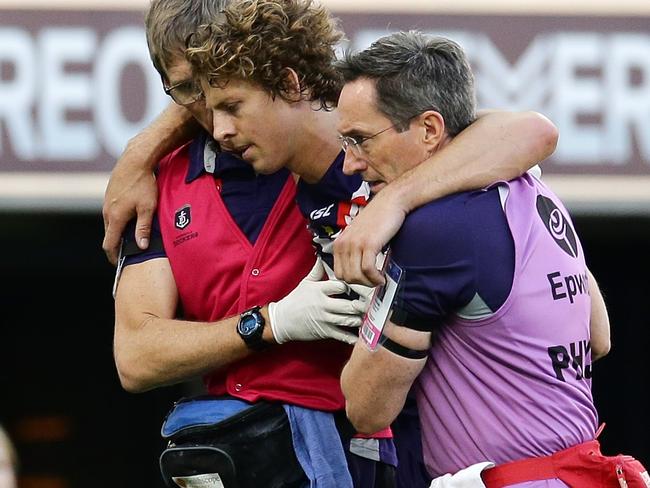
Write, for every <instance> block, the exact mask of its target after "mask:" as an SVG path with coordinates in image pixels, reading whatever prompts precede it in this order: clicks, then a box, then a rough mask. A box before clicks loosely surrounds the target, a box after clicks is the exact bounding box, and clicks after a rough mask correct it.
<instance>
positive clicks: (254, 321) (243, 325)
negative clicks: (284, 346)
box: [237, 306, 269, 351]
mask: <svg viewBox="0 0 650 488" xmlns="http://www.w3.org/2000/svg"><path fill="white" fill-rule="evenodd" d="M265 324H266V322H265V320H264V317H263V316H262V314H261V313H260V307H259V306H257V307H253V308H251V309H249V310H246V311H245V312H243V313H242V314H241V315H240V316H239V322H237V333H238V334H239V336H240V337H241V338H242V340H243V341H244V342H245V343H246V345H247V346H248V347H249V348H250V349H253V350H255V351H261V350H262V349H265V348H266V347H267V346H269V344H268V343H267V342H264V341H263V340H262V333H263V332H264V325H265Z"/></svg>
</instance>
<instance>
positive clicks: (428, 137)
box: [419, 110, 446, 147]
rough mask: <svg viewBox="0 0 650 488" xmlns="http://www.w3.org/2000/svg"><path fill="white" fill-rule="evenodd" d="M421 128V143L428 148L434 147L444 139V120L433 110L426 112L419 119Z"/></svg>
mask: <svg viewBox="0 0 650 488" xmlns="http://www.w3.org/2000/svg"><path fill="white" fill-rule="evenodd" d="M419 123H420V124H421V126H422V129H423V130H422V138H423V140H422V142H423V143H425V144H426V145H428V146H431V147H436V146H437V145H438V144H439V143H440V141H441V140H443V139H444V138H445V135H446V131H445V129H446V128H445V119H444V118H443V117H442V115H441V114H440V113H439V112H436V111H435V110H427V111H426V112H423V113H422V114H421V115H420V117H419Z"/></svg>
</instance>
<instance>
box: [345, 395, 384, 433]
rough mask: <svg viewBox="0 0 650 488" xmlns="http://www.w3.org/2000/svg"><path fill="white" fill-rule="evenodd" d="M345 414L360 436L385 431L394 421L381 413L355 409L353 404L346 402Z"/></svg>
mask: <svg viewBox="0 0 650 488" xmlns="http://www.w3.org/2000/svg"><path fill="white" fill-rule="evenodd" d="M345 413H346V415H347V416H348V419H349V420H350V422H351V423H352V425H353V426H354V428H355V430H356V431H357V432H358V433H360V434H366V435H371V434H374V433H376V432H379V431H380V430H383V429H385V428H386V427H388V426H389V425H390V423H391V420H392V419H387V418H385V416H382V414H381V412H377V411H375V410H373V409H362V408H355V406H354V404H353V403H350V402H346V404H345Z"/></svg>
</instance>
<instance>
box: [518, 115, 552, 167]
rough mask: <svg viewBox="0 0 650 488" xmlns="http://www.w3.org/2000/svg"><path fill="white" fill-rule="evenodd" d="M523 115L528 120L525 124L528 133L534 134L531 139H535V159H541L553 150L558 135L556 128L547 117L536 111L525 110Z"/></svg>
mask: <svg viewBox="0 0 650 488" xmlns="http://www.w3.org/2000/svg"><path fill="white" fill-rule="evenodd" d="M523 116H524V117H525V118H526V120H527V121H528V124H527V126H528V127H529V130H530V133H531V134H534V135H535V136H536V137H534V138H533V140H535V141H537V147H536V148H535V154H536V155H537V157H536V159H537V160H538V161H543V160H544V159H546V158H548V157H550V156H551V155H552V154H553V152H555V148H556V147H557V142H558V139H559V137H560V135H559V131H558V128H557V127H556V126H555V124H554V123H553V122H551V121H550V120H549V119H548V118H547V117H545V116H544V115H542V114H540V113H538V112H525V113H524V114H523Z"/></svg>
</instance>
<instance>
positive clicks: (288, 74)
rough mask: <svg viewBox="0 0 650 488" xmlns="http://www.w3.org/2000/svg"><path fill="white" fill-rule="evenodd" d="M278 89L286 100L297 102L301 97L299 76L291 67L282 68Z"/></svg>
mask: <svg viewBox="0 0 650 488" xmlns="http://www.w3.org/2000/svg"><path fill="white" fill-rule="evenodd" d="M280 90H281V91H282V95H283V97H284V98H286V99H287V100H291V101H294V102H298V101H300V99H301V98H302V91H301V87H300V77H299V76H298V73H296V72H295V71H294V70H293V69H292V68H284V73H283V78H282V85H281V87H280Z"/></svg>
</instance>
